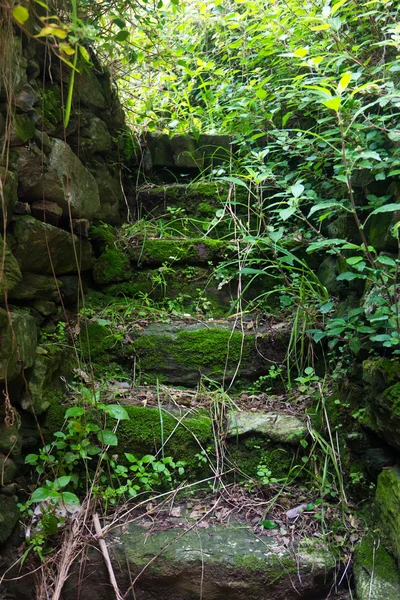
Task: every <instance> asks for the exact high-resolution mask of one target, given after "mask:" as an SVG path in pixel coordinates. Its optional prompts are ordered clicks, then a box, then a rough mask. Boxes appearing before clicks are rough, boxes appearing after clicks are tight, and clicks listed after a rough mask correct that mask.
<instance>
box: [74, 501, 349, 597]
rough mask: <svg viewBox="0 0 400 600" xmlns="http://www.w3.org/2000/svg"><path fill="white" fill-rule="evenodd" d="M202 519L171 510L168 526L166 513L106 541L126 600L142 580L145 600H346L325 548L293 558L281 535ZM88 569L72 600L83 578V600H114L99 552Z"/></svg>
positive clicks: (302, 545)
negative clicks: (92, 599) (90, 599)
mask: <svg viewBox="0 0 400 600" xmlns="http://www.w3.org/2000/svg"><path fill="white" fill-rule="evenodd" d="M195 512H196V511H194V512H193V511H191V510H188V511H186V512H185V511H184V510H181V514H180V515H179V516H177V517H173V516H171V515H170V514H169V512H168V511H167V512H166V514H165V515H163V518H164V521H163V520H162V516H161V513H158V514H157V520H156V521H154V519H152V520H151V519H150V518H142V519H137V518H136V519H135V522H134V523H129V524H127V525H124V526H122V527H117V528H114V529H113V531H112V533H111V534H110V535H106V536H105V539H106V543H107V546H108V550H109V552H110V555H111V562H112V564H113V566H114V569H115V574H116V578H117V581H118V585H119V587H120V589H121V590H122V593H123V594H124V593H125V592H126V590H129V587H130V581H132V580H135V578H136V577H138V580H137V582H136V584H135V597H136V598H138V599H140V600H154V599H155V598H158V599H161V598H163V599H167V598H168V599H172V598H173V599H174V600H194V599H195V598H204V599H207V600H219V599H223V598H229V600H261V599H262V600H295V599H296V600H297V599H298V598H304V599H305V598H312V599H313V600H325V599H326V598H327V597H328V595H329V597H330V598H332V599H334V598H339V595H336V594H335V593H334V592H333V591H332V587H333V583H334V571H335V558H334V555H333V554H331V552H330V551H329V550H328V549H327V548H324V547H323V544H322V543H321V542H318V541H317V540H315V539H314V540H312V539H307V538H303V539H302V540H297V541H296V542H295V544H294V546H295V548H296V550H295V551H292V550H291V549H290V547H289V544H288V543H287V544H286V545H285V544H284V543H282V541H281V539H280V538H279V536H278V537H273V536H271V535H267V534H265V533H264V534H262V535H260V534H255V533H254V526H251V525H250V524H249V523H243V522H242V521H240V520H238V521H235V520H231V521H230V522H229V523H225V524H214V522H213V520H212V519H210V517H209V518H205V519H204V520H201V519H200V517H199V516H197V517H196V516H194V513H195ZM210 520H211V523H212V524H209V522H210ZM196 521H198V525H197V526H196ZM87 564H88V568H87V570H86V572H82V566H81V567H79V565H78V564H77V565H76V567H75V569H74V572H73V573H72V575H71V576H70V577H69V578H68V580H67V581H66V583H65V585H64V590H63V593H65V599H66V600H72V599H75V598H76V584H77V581H78V580H79V577H80V578H81V582H80V593H81V595H82V597H84V598H86V597H89V596H95V597H97V598H104V600H106V599H108V598H110V600H111V598H112V597H114V596H113V594H112V592H111V588H110V584H109V577H108V575H107V571H106V568H105V566H104V561H103V557H102V556H101V554H99V553H98V552H97V551H96V550H92V551H91V552H90V554H89V560H88V563H87ZM130 578H131V579H130ZM106 590H109V591H108V592H107V591H106ZM330 591H331V592H332V593H329V592H330Z"/></svg>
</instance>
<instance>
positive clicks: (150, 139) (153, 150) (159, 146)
mask: <svg viewBox="0 0 400 600" xmlns="http://www.w3.org/2000/svg"><path fill="white" fill-rule="evenodd" d="M146 144H147V148H148V149H149V151H150V156H151V162H152V164H153V165H154V166H155V167H175V161H174V154H173V152H172V147H171V138H170V137H169V135H167V134H166V133H157V132H149V133H147V134H146Z"/></svg>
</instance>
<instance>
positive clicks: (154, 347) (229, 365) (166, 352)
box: [121, 321, 289, 385]
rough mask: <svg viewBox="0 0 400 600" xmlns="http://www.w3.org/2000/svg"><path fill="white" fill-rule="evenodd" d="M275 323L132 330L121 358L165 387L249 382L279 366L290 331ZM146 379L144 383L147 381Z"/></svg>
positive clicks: (157, 325) (179, 325)
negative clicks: (252, 326) (234, 379)
mask: <svg viewBox="0 0 400 600" xmlns="http://www.w3.org/2000/svg"><path fill="white" fill-rule="evenodd" d="M278 325H279V324H277V325H274V326H266V327H264V328H260V329H259V330H258V331H256V330H247V329H246V328H245V333H244V336H243V335H242V333H241V331H240V330H233V331H232V323H230V322H229V321H225V322H224V321H215V322H214V321H207V322H204V323H195V324H193V323H185V322H174V323H171V324H164V323H155V324H152V325H149V326H148V327H146V328H144V329H143V330H142V331H138V330H135V329H132V331H131V332H130V334H129V336H130V338H131V340H132V342H133V343H132V344H127V345H124V346H123V348H122V350H121V354H122V356H123V358H124V359H128V360H129V361H137V362H136V364H137V367H139V368H140V369H141V371H142V373H145V374H146V377H152V378H154V380H155V378H157V377H158V376H160V377H163V381H165V382H166V383H171V384H177V385H196V384H197V383H198V382H199V380H200V379H201V377H202V376H204V375H205V376H207V377H209V378H211V379H213V380H215V381H219V382H226V383H230V381H231V379H232V376H233V375H234V374H235V373H236V375H237V379H240V380H242V381H243V380H247V381H249V380H250V381H252V380H254V379H256V378H257V377H260V375H262V374H266V373H268V370H269V367H270V362H269V361H271V360H273V361H274V362H277V363H279V362H281V361H283V360H284V356H285V353H286V348H287V343H288V335H289V333H288V332H287V331H285V330H284V329H279V327H278ZM146 380H147V381H149V379H146Z"/></svg>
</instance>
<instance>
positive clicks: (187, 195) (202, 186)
mask: <svg viewBox="0 0 400 600" xmlns="http://www.w3.org/2000/svg"><path fill="white" fill-rule="evenodd" d="M228 194H229V184H228V183H220V182H218V183H216V182H209V181H204V182H197V183H191V184H190V185H183V184H172V185H165V186H152V187H143V188H141V189H139V190H138V203H139V204H140V206H141V209H142V210H143V211H144V214H146V213H151V214H152V215H154V214H165V212H166V208H167V207H176V208H183V209H184V210H185V214H186V215H188V216H190V217H211V216H215V213H216V211H217V210H218V209H219V208H221V207H222V206H223V204H224V202H226V200H227V198H228ZM246 194H247V192H246V190H244V189H242V190H239V189H237V190H236V197H235V199H236V201H237V202H244V204H247V195H246Z"/></svg>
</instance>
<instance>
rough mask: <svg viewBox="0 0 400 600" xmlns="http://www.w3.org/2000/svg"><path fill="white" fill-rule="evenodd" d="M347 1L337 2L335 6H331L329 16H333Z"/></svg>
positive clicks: (340, 0)
mask: <svg viewBox="0 0 400 600" xmlns="http://www.w3.org/2000/svg"><path fill="white" fill-rule="evenodd" d="M347 1H348V0H339V2H336V4H334V5H333V6H332V10H331V15H332V16H333V15H334V14H335V12H337V11H338V10H339V8H341V7H342V6H343V5H344V4H346V2H347Z"/></svg>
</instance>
